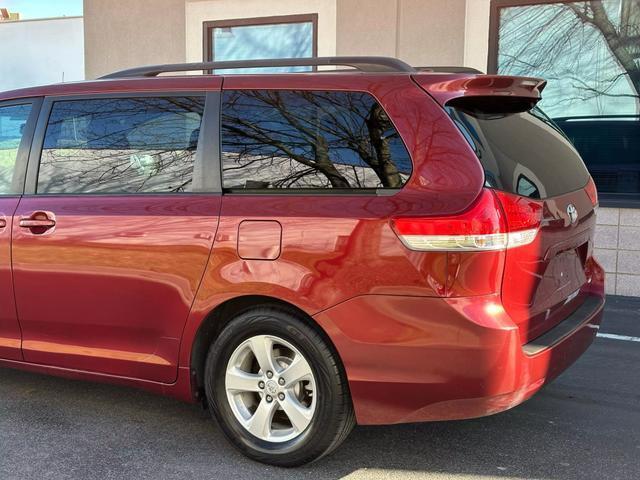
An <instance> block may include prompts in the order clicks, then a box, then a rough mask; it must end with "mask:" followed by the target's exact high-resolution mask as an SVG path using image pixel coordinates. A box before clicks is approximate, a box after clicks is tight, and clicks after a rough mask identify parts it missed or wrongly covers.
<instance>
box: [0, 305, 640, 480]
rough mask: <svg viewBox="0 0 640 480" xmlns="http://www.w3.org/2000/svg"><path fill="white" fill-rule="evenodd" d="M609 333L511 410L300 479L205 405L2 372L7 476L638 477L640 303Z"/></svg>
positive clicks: (1, 468)
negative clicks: (247, 448)
mask: <svg viewBox="0 0 640 480" xmlns="http://www.w3.org/2000/svg"><path fill="white" fill-rule="evenodd" d="M601 333H603V334H607V335H612V336H613V337H612V338H605V337H604V336H602V337H599V338H598V339H597V340H596V342H595V344H594V345H593V346H592V347H591V348H590V349H589V351H588V352H587V353H586V354H585V355H584V356H583V357H582V358H581V359H580V360H578V362H577V363H576V364H575V365H573V366H572V367H571V368H570V369H569V370H567V371H566V372H565V373H564V374H563V375H562V376H560V377H559V378H558V379H557V380H556V381H555V382H553V383H552V384H550V385H548V386H547V387H546V388H545V389H544V390H543V391H542V392H540V393H539V394H538V395H536V396H535V397H534V398H533V399H531V400H530V401H528V402H526V403H525V404H523V405H521V406H519V407H516V408H514V409H513V410H510V411H508V412H505V413H501V414H498V415H494V416H492V417H486V418H482V419H477V420H467V421H457V422H438V423H427V424H415V425H396V426H388V427H357V428H356V429H355V430H354V432H353V433H352V434H351V436H350V437H349V438H348V439H347V441H346V442H345V443H344V444H343V445H342V446H341V447H340V448H339V449H338V450H337V451H336V452H335V453H333V454H332V455H331V456H329V457H327V458H324V459H322V460H320V461H319V462H316V463H315V464H312V465H310V466H306V467H303V468H299V469H295V470H284V469H279V468H276V467H268V466H264V465H261V464H258V463H255V462H252V461H250V460H248V459H246V458H245V457H243V456H242V455H241V454H239V453H237V452H236V451H235V450H234V449H233V448H232V447H231V446H230V445H229V444H228V443H227V442H226V441H225V439H224V437H223V435H222V433H221V431H220V429H219V427H218V426H217V424H216V423H215V422H214V421H213V420H211V419H210V418H209V414H208V412H206V411H203V410H202V409H201V408H200V407H198V406H195V405H187V404H182V403H179V402H177V401H174V400H172V399H168V398H163V397H158V396H153V395H151V394H147V393H145V392H141V391H137V390H134V389H128V388H122V387H114V386H109V385H100V384H93V383H84V382H77V381H70V380H63V379H59V378H54V377H46V376H42V375H35V374H30V373H24V372H18V371H13V370H7V369H0V479H2V480H13V479H20V480H27V479H49V478H50V479H56V480H58V479H82V480H92V479H100V480H106V479H118V480H120V479H154V480H159V479H181V480H185V479H189V480H191V479H217V478H220V479H244V478H256V479H261V480H269V479H279V480H282V479H295V478H311V479H314V480H320V479H339V478H346V479H349V480H352V479H365V478H366V479H401V478H402V479H404V478H410V479H414V478H420V479H423V478H424V479H456V480H457V479H483V480H484V479H493V478H500V479H506V478H514V479H525V478H526V479H529V478H535V479H550V480H551V479H554V480H555V479H562V480H567V479H580V480H585V479H598V480H600V479H607V480H611V479H638V478H640V341H638V340H640V299H631V298H623V297H610V298H609V300H608V303H607V307H606V313H605V319H604V321H603V325H602V328H601Z"/></svg>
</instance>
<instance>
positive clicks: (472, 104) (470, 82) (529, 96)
mask: <svg viewBox="0 0 640 480" xmlns="http://www.w3.org/2000/svg"><path fill="white" fill-rule="evenodd" d="M414 79H415V81H416V82H417V83H418V85H420V86H421V87H422V88H423V89H424V90H426V91H427V92H428V93H429V94H430V95H431V96H432V97H433V98H435V99H436V100H437V101H438V103H440V104H441V105H442V106H445V105H447V104H449V105H453V104H455V105H456V106H458V107H463V108H469V109H472V110H483V111H486V112H487V113H494V112H493V111H492V110H500V111H501V112H502V113H507V112H516V111H525V110H528V109H530V108H532V107H533V106H534V105H535V104H536V103H538V101H539V100H540V99H541V98H542V90H544V87H545V86H546V85H547V82H546V80H543V79H540V78H533V77H515V76H506V75H473V76H467V77H449V78H448V79H446V80H438V79H434V78H433V77H429V76H426V75H415V76H414ZM463 99H464V100H463Z"/></svg>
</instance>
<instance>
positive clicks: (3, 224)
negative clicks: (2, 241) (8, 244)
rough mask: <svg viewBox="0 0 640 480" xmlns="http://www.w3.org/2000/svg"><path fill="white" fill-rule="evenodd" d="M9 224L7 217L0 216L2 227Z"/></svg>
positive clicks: (0, 225) (0, 226)
mask: <svg viewBox="0 0 640 480" xmlns="http://www.w3.org/2000/svg"><path fill="white" fill-rule="evenodd" d="M6 226H7V219H6V218H4V217H2V218H0V228H4V227H6Z"/></svg>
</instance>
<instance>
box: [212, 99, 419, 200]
mask: <svg viewBox="0 0 640 480" xmlns="http://www.w3.org/2000/svg"><path fill="white" fill-rule="evenodd" d="M222 174H223V175H222V177H223V178H222V181H223V185H224V188H225V189H228V190H232V191H233V190H247V189H249V190H269V191H274V190H280V191H282V190H308V189H315V190H318V189H332V190H335V189H341V190H349V191H354V190H364V191H366V190H373V189H379V188H392V189H394V188H400V187H402V185H404V183H405V182H406V181H407V179H408V178H409V176H410V175H411V159H410V157H409V153H408V152H407V149H406V148H405V146H404V144H403V143H402V140H401V139H400V136H399V135H398V132H397V131H396V129H395V128H394V126H393V124H392V123H391V120H390V119H389V117H388V116H387V114H386V113H385V111H384V110H383V109H382V107H381V106H380V105H379V104H378V102H376V100H375V99H374V98H373V97H372V96H371V95H369V94H368V93H363V92H325V91H313V92H311V91H296V90H237V91H234V90H227V91H225V92H223V101H222Z"/></svg>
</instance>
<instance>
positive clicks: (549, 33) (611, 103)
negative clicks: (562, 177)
mask: <svg viewBox="0 0 640 480" xmlns="http://www.w3.org/2000/svg"><path fill="white" fill-rule="evenodd" d="M639 33H640V2H639V1H637V0H580V1H558V0H556V1H545V0H540V1H538V2H536V1H532V0H493V2H492V11H491V32H490V34H491V39H490V44H491V48H490V53H489V71H490V72H497V73H500V74H507V75H525V76H536V77H542V78H544V79H546V80H548V85H547V87H546V88H545V90H544V92H543V95H542V97H543V98H542V101H541V102H540V104H539V106H540V107H541V108H542V109H543V110H544V111H545V113H547V115H549V116H550V117H551V118H552V119H553V120H554V121H555V122H556V123H557V124H558V126H559V127H560V128H562V130H563V131H564V133H565V134H566V135H567V136H568V137H569V139H570V140H571V141H572V142H573V143H574V144H575V146H576V148H577V149H578V151H579V152H580V154H581V155H582V158H583V159H584V161H585V163H586V164H587V167H588V168H589V170H590V172H591V174H592V176H593V177H594V180H595V182H596V184H597V186H598V190H599V191H600V193H601V194H602V195H601V199H602V200H603V203H604V204H606V203H607V202H608V201H609V202H611V204H613V202H616V203H618V204H624V203H625V201H629V203H635V201H640V48H638V40H637V39H638V35H639ZM612 201H613V202H612Z"/></svg>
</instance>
